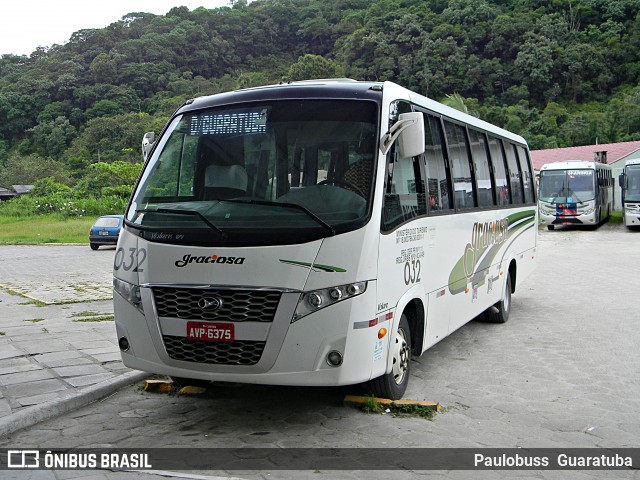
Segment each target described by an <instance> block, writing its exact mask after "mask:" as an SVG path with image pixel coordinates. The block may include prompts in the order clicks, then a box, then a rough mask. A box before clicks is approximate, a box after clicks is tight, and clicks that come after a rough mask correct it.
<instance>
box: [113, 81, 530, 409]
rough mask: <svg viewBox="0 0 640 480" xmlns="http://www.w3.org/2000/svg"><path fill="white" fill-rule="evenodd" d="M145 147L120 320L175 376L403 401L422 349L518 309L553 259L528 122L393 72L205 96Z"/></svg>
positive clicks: (120, 269)
mask: <svg viewBox="0 0 640 480" xmlns="http://www.w3.org/2000/svg"><path fill="white" fill-rule="evenodd" d="M151 138H153V137H152V136H151V135H148V136H147V139H151ZM147 143H149V142H148V141H147ZM147 151H148V158H147V161H146V165H145V167H144V170H143V172H142V174H141V177H140V179H139V181H138V184H137V186H136V188H135V191H134V193H133V195H132V198H131V201H130V203H129V206H128V208H127V211H126V222H125V226H124V228H123V231H122V233H121V234H120V242H119V244H118V248H117V250H116V255H115V263H114V304H115V315H116V329H117V334H118V338H119V346H120V349H121V351H122V358H123V361H124V363H125V364H126V365H127V366H129V367H131V368H136V369H140V370H145V371H148V372H153V373H158V374H164V375H169V376H171V377H173V378H174V380H175V381H176V382H177V383H184V382H186V381H187V380H185V379H200V380H206V381H231V382H243V383H260V384H274V385H326V386H334V385H346V384H359V383H365V382H366V384H367V387H368V389H369V390H370V391H371V392H372V393H374V394H376V395H379V396H384V397H387V398H393V399H397V398H400V397H401V396H402V395H403V393H404V391H405V389H406V386H407V382H408V381H409V376H410V366H411V363H410V360H411V356H412V355H413V356H418V355H420V354H422V353H423V352H424V351H425V350H426V349H428V348H429V347H431V346H432V345H434V344H435V343H437V342H439V341H440V340H442V339H444V338H445V337H446V336H447V335H449V334H451V333H452V332H454V331H455V330H457V329H458V328H460V327H461V326H463V325H464V324H465V323H467V322H468V321H470V320H471V319H473V318H474V317H477V316H478V315H480V314H482V313H483V312H485V311H486V312H487V315H488V316H489V317H490V318H491V319H493V320H496V321H500V322H505V321H507V319H508V318H509V314H510V310H511V294H512V293H513V292H514V291H515V289H516V286H518V285H520V282H521V281H522V280H523V279H524V278H525V277H526V276H527V275H528V274H529V273H530V272H531V271H532V269H533V267H534V264H535V255H536V239H537V237H536V235H537V229H536V217H537V212H536V210H537V208H536V201H535V192H534V184H533V176H532V169H531V163H530V158H529V153H528V149H527V144H526V143H525V141H524V139H523V138H522V137H520V136H517V135H514V134H512V133H510V132H508V131H505V130H502V129H500V128H497V127H495V126H493V125H490V124H488V123H486V122H483V121H481V120H479V119H477V118H475V117H472V116H469V115H466V114H463V113H460V112H459V111H457V110H453V109H451V108H448V107H446V106H444V105H442V104H440V103H437V102H435V101H433V100H430V99H428V98H426V97H423V96H421V95H418V94H416V93H414V92H411V91H409V90H406V89H404V88H402V87H400V86H398V85H396V84H393V83H389V82H385V83H361V82H355V81H347V80H343V81H337V80H327V81H322V80H318V81H310V82H299V83H293V84H289V85H281V86H270V87H262V88H254V89H249V90H244V91H238V92H231V93H223V94H219V95H214V96H210V97H203V98H198V99H196V100H193V101H189V102H187V103H186V104H185V105H184V106H182V107H181V108H180V109H178V111H177V112H176V113H175V114H174V115H173V117H172V118H171V120H170V121H169V123H168V125H167V127H166V128H165V129H164V131H163V132H162V133H161V134H160V135H159V137H158V138H157V141H156V142H155V143H154V144H153V145H152V147H151V149H149V148H148V147H147Z"/></svg>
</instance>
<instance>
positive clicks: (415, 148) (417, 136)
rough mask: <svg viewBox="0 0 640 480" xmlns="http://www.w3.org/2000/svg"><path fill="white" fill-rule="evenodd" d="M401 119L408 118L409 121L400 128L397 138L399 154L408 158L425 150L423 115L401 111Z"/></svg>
mask: <svg viewBox="0 0 640 480" xmlns="http://www.w3.org/2000/svg"><path fill="white" fill-rule="evenodd" d="M403 120H408V121H410V122H411V123H410V124H409V125H408V126H407V127H406V128H404V129H403V130H402V132H401V133H400V137H399V138H398V141H399V146H400V156H401V157H402V158H409V157H417V156H418V155H422V154H423V153H424V150H425V146H424V116H423V115H422V114H421V113H420V112H411V113H401V114H400V121H403Z"/></svg>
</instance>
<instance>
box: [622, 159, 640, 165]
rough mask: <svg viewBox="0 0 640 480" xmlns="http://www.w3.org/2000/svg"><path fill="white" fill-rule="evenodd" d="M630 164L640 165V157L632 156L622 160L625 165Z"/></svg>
mask: <svg viewBox="0 0 640 480" xmlns="http://www.w3.org/2000/svg"><path fill="white" fill-rule="evenodd" d="M631 165H640V158H632V159H630V160H627V161H626V162H624V166H625V167H629V166H631Z"/></svg>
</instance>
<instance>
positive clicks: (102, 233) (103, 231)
mask: <svg viewBox="0 0 640 480" xmlns="http://www.w3.org/2000/svg"><path fill="white" fill-rule="evenodd" d="M100 235H109V232H107V231H106V230H102V231H101V232H100Z"/></svg>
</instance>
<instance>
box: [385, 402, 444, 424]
mask: <svg viewBox="0 0 640 480" xmlns="http://www.w3.org/2000/svg"><path fill="white" fill-rule="evenodd" d="M389 410H391V413H393V415H394V416H396V417H420V418H426V419H427V420H431V419H433V417H434V415H435V412H434V411H433V409H432V408H429V407H425V406H423V405H398V404H397V403H392V404H391V405H389Z"/></svg>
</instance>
